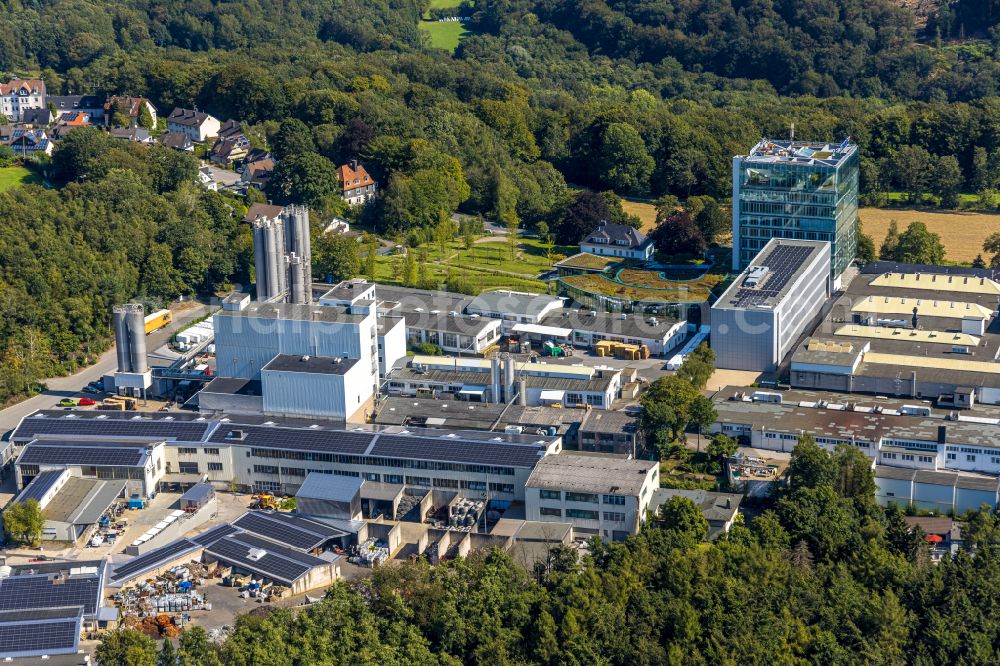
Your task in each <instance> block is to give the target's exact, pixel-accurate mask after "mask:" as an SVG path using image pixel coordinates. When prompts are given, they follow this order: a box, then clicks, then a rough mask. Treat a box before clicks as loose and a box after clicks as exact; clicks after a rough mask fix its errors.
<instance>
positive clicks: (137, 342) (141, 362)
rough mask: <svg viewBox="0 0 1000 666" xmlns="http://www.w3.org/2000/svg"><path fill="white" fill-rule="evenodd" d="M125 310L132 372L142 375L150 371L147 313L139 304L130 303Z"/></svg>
mask: <svg viewBox="0 0 1000 666" xmlns="http://www.w3.org/2000/svg"><path fill="white" fill-rule="evenodd" d="M125 308H126V312H127V314H126V315H125V323H126V324H127V326H128V343H129V345H128V347H129V359H130V362H131V366H132V370H131V372H134V373H137V374H142V373H143V372H146V370H148V369H149V364H148V361H147V359H146V311H145V309H144V308H143V307H142V305H140V304H139V303H129V304H128V305H126V306H125Z"/></svg>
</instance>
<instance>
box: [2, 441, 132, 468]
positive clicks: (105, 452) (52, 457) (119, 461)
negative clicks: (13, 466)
mask: <svg viewBox="0 0 1000 666" xmlns="http://www.w3.org/2000/svg"><path fill="white" fill-rule="evenodd" d="M145 456H146V449H145V447H123V446H111V447H107V446H50V445H46V444H41V443H34V444H28V445H27V446H26V447H24V451H22V452H21V455H20V457H19V458H18V459H17V462H18V464H19V465H23V464H31V465H39V464H44V465H101V466H105V465H109V466H115V467H136V466H138V465H141V464H142V463H143V460H144V458H145Z"/></svg>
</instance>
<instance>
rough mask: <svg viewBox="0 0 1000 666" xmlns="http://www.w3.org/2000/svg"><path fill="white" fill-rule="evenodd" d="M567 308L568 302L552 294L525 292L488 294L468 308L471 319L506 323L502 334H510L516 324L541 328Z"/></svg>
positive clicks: (499, 291) (474, 301)
mask: <svg viewBox="0 0 1000 666" xmlns="http://www.w3.org/2000/svg"><path fill="white" fill-rule="evenodd" d="M564 304H565V299H563V298H560V297H558V296H549V295H548V294H532V293H527V292H522V291H509V290H498V291H484V292H483V293H481V294H479V296H476V297H475V298H474V299H472V301H471V302H470V303H469V304H468V305H467V306H466V308H465V311H466V312H467V313H468V314H470V315H479V316H480V317H490V318H491V319H499V320H501V322H502V331H503V333H504V334H505V335H507V334H509V333H510V332H511V331H512V330H513V328H514V325H515V324H538V323H540V322H541V321H542V319H544V318H545V316H546V315H547V314H549V313H550V312H553V311H555V310H557V309H559V308H561V307H563V305H564Z"/></svg>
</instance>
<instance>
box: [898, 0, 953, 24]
mask: <svg viewBox="0 0 1000 666" xmlns="http://www.w3.org/2000/svg"><path fill="white" fill-rule="evenodd" d="M944 2H945V0H896V4H897V5H899V6H900V7H905V8H906V9H909V10H910V11H911V12H913V16H914V17H915V19H914V21H913V25H914V27H915V28H916V29H917V30H923V29H924V26H926V25H927V17H928V16H932V15H933V14H936V13H937V10H938V8H939V7H940V6H941V5H943V4H944Z"/></svg>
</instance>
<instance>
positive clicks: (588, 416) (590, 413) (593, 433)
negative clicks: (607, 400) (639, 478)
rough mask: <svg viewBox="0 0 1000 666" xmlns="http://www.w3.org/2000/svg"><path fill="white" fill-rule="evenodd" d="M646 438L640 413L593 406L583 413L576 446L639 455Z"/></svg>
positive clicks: (597, 450) (600, 451)
mask: <svg viewBox="0 0 1000 666" xmlns="http://www.w3.org/2000/svg"><path fill="white" fill-rule="evenodd" d="M644 442H645V440H644V438H643V436H642V428H641V427H640V424H639V417H638V416H636V415H635V414H626V413H625V412H620V411H612V410H606V409H590V410H587V411H586V412H585V413H584V414H583V418H581V419H580V425H579V426H578V427H577V429H576V441H575V444H576V448H577V449H579V450H580V451H595V452H598V453H615V454H618V455H627V456H631V457H633V458H634V457H636V455H638V454H639V453H640V452H641V451H642V448H643V445H644Z"/></svg>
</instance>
